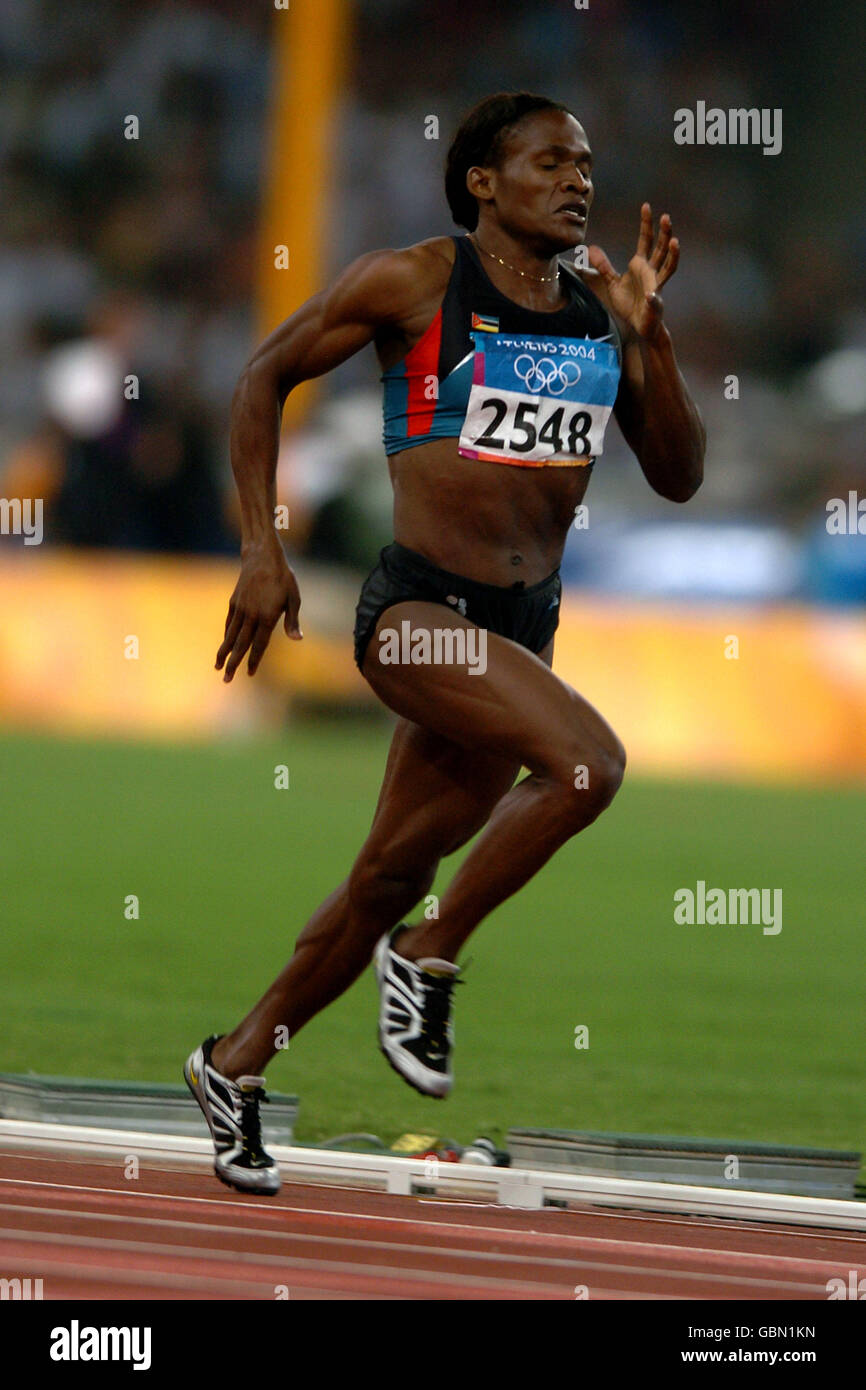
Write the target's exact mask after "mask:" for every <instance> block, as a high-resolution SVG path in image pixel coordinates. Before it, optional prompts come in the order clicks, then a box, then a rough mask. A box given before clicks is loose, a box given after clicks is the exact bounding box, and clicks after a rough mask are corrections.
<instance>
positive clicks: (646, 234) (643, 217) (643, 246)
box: [637, 203, 653, 260]
mask: <svg viewBox="0 0 866 1390" xmlns="http://www.w3.org/2000/svg"><path fill="white" fill-rule="evenodd" d="M652 244H653V212H652V208H651V207H650V205H649V203H641V209H640V232H639V233H638V239H637V255H638V256H642V257H643V259H644V260H648V259H649V253H650V247H651V246H652Z"/></svg>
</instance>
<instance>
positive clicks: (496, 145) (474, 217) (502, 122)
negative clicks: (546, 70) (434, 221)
mask: <svg viewBox="0 0 866 1390" xmlns="http://www.w3.org/2000/svg"><path fill="white" fill-rule="evenodd" d="M536 111H565V112H566V113H567V114H568V115H569V116H571V115H573V114H574V113H573V112H572V111H569V109H568V107H567V106H563V104H562V102H560V101H553V100H551V98H550V97H540V96H535V95H534V94H533V93H532V92H497V93H496V95H495V96H492V97H485V98H484V100H483V101H479V103H478V105H477V106H473V108H472V110H471V111H470V112H469V113H468V114H467V115H466V116H465V117H464V118H463V121H462V122H461V124H460V129H459V130H458V131H457V134H456V135H455V136H454V139H453V140H452V141H451V148H450V149H449V151H448V158H447V161H446V164H445V197H446V198H447V199H448V206H449V208H450V209H451V216H452V217H453V218H454V221H455V222H456V223H457V225H458V227H465V228H466V229H467V231H470V232H471V231H474V230H475V228H476V227H477V226H478V199H477V198H474V197H473V196H472V194H471V193H470V192H469V189H468V188H467V187H466V175H467V173H468V171H469V170H470V169H471V168H472V167H473V165H475V164H480V165H492V166H493V167H494V168H497V167H498V166H499V163H500V161H501V159H502V155H503V152H504V148H505V142H506V139H507V138H508V135H509V134H510V133H511V130H512V128H513V127H514V126H516V125H517V124H518V122H519V121H522V120H523V118H524V117H525V116H531V115H534V113H535V112H536Z"/></svg>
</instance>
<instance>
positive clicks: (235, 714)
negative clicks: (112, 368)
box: [0, 550, 866, 782]
mask: <svg viewBox="0 0 866 1390" xmlns="http://www.w3.org/2000/svg"><path fill="white" fill-rule="evenodd" d="M298 568H299V578H300V581H301V591H302V594H303V596H304V598H303V605H304V606H303V608H302V626H303V629H304V634H305V635H304V641H303V642H300V643H295V642H289V641H287V640H286V638H285V637H284V636H283V634H282V629H281V628H278V629H277V632H276V634H275V636H274V639H273V641H272V643H271V647H270V649H269V651H268V653H267V655H266V657H265V660H264V661H263V663H262V667H261V671H260V673H259V675H257V676H256V678H255V680H252V681H251V680H248V679H247V677H246V673H245V670H241V671H240V672H239V673H238V675H237V676H236V677H235V680H234V681H233V683H232V684H231V685H230V686H226V685H225V684H224V682H223V681H222V679H221V676H220V675H219V674H218V673H217V672H216V671H215V670H214V657H215V654H216V649H217V647H218V646H219V643H220V639H221V635H222V632H223V627H224V624H225V616H226V610H227V607H228V600H229V597H230V595H231V592H232V589H233V588H234V584H235V580H236V578H237V572H238V570H237V563H236V561H234V560H231V559H202V560H199V559H195V560H191V559H177V558H169V557H155V556H124V555H113V554H105V555H103V554H101V553H90V554H87V555H83V554H81V553H78V552H62V551H45V552H42V551H40V552H38V553H37V552H35V551H34V550H30V551H29V552H17V553H15V554H14V555H13V554H11V553H10V554H9V555H7V556H4V557H2V559H0V586H2V587H0V592H2V594H3V604H2V612H0V721H2V723H3V724H4V725H5V726H7V727H10V726H12V727H19V728H25V727H26V728H45V729H52V730H57V731H63V732H72V731H74V732H89V733H106V734H115V735H117V734H130V735H147V736H154V735H155V736H168V737H187V738H188V737H209V736H213V735H216V734H219V733H221V732H224V731H232V730H238V731H243V730H256V729H268V728H270V729H273V728H277V727H279V726H280V724H281V722H282V721H283V720H284V719H285V716H286V711H287V707H288V705H289V702H290V700H291V698H292V697H293V696H299V695H300V696H304V697H305V698H306V699H308V700H312V701H315V700H322V701H327V702H328V703H329V704H333V703H341V702H345V703H347V704H349V703H351V704H359V703H364V702H365V701H367V700H369V702H370V703H371V704H373V703H375V701H374V700H373V697H372V695H371V693H370V691H369V689H368V687H367V686H366V684H365V682H364V681H362V680H361V678H360V676H359V675H358V672H357V671H356V669H355V666H354V662H353V660H352V645H351V632H352V621H353V606H354V602H355V599H356V596H357V590H358V587H359V583H356V582H355V581H353V580H352V579H351V578H347V577H346V576H344V575H339V576H338V575H333V574H332V573H331V572H329V571H317V572H313V573H309V574H305V573H304V572H303V568H302V567H301V566H299V567H298ZM554 665H555V670H556V671H557V673H558V674H559V675H561V676H562V677H563V679H564V680H567V681H568V682H569V683H570V684H572V685H574V686H575V687H576V689H578V690H579V691H580V692H581V694H583V695H585V696H586V698H587V699H588V700H590V701H591V702H592V704H594V705H595V706H596V707H597V708H598V709H599V710H600V711H601V712H602V713H603V714H604V716H605V718H606V719H607V720H608V721H609V722H610V724H611V725H612V726H613V727H614V729H615V730H616V731H617V733H618V734H619V736H620V737H621V738H622V740H623V742H624V744H625V746H626V749H627V751H628V755H629V762H630V766H631V767H632V768H633V769H635V770H639V771H646V772H653V773H659V774H664V775H710V776H723V777H729V778H733V779H743V778H762V779H775V778H779V779H785V780H791V781H806V782H814V781H821V780H824V779H833V780H839V779H842V780H857V779H862V778H864V777H866V615H863V614H860V613H850V612H847V611H846V612H842V611H839V610H820V609H813V608H808V607H805V606H790V605H785V606H776V605H774V606H773V607H772V608H753V607H748V608H747V607H737V606H736V605H718V606H717V605H705V606H700V607H696V606H686V605H671V604H661V603H656V602H653V603H648V602H642V601H637V600H630V601H620V600H616V601H611V600H605V599H600V598H597V597H595V596H593V597H590V596H587V595H586V594H584V593H575V592H571V593H570V592H568V591H566V594H565V595H564V599H563V612H562V622H561V626H560V629H559V632H558V634H557V641H556V657H555V664H554Z"/></svg>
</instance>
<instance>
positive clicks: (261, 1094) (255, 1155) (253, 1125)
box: [183, 1034, 280, 1197]
mask: <svg viewBox="0 0 866 1390" xmlns="http://www.w3.org/2000/svg"><path fill="white" fill-rule="evenodd" d="M221 1036H222V1035H221V1034H214V1036H213V1037H210V1038H206V1039H205V1041H204V1042H203V1043H202V1045H201V1047H197V1048H196V1050H195V1052H193V1053H191V1054H190V1056H189V1057H188V1058H187V1060H186V1063H185V1065H184V1069H183V1076H184V1080H185V1081H186V1084H187V1086H188V1087H189V1089H190V1090H191V1091H192V1093H193V1095H194V1096H195V1098H196V1100H197V1101H198V1103H199V1105H200V1106H201V1109H202V1113H203V1115H204V1117H205V1119H206V1120H207V1123H208V1128H209V1129H210V1132H211V1136H212V1138H213V1142H214V1150H215V1156H214V1172H215V1173H216V1175H217V1177H218V1178H219V1180H220V1182H224V1183H225V1184H226V1186H227V1187H233V1188H235V1189H236V1190H237V1191H238V1192H257V1193H260V1194H261V1195H263V1196H269V1197H272V1196H274V1194H275V1193H277V1192H279V1190H280V1173H279V1169H278V1167H277V1165H276V1163H275V1161H274V1159H273V1158H271V1155H270V1154H269V1153H266V1151H265V1149H264V1148H263V1146H262V1132H261V1121H260V1118H259V1104H260V1103H261V1102H262V1101H267V1096H266V1095H265V1091H264V1078H263V1077H261V1076H239V1077H238V1079H237V1081H230V1080H229V1078H228V1077H227V1076H223V1074H222V1072H219V1071H217V1069H216V1067H215V1066H214V1065H213V1064H212V1062H211V1053H212V1052H213V1049H214V1045H215V1044H216V1043H217V1042H219V1039H220V1037H221Z"/></svg>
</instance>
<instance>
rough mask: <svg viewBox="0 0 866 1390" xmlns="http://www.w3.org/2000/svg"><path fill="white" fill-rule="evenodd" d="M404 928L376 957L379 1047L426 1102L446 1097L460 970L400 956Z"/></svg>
mask: <svg viewBox="0 0 866 1390" xmlns="http://www.w3.org/2000/svg"><path fill="white" fill-rule="evenodd" d="M403 930H405V928H404V926H403V924H402V923H401V924H400V926H398V927H395V928H394V931H393V932H390V933H388V934H387V935H385V936H383V937H382V939H381V941H380V942H379V944H378V945H377V947H376V950H375V953H374V955H373V963H374V966H375V970H376V979H377V981H378V985H379V1047H380V1048H381V1050H382V1052H383V1053H384V1055H385V1057H386V1058H387V1060H388V1061H389V1062H390V1064H391V1066H392V1067H393V1068H394V1070H395V1071H396V1072H399V1074H400V1075H401V1076H402V1077H403V1080H404V1081H408V1083H409V1085H410V1086H414V1088H415V1090H416V1091H420V1092H421V1094H422V1095H424V1096H433V1097H435V1098H436V1099H441V1098H442V1097H444V1096H447V1095H448V1092H449V1091H450V1090H451V1087H452V1085H453V1081H454V1078H453V1076H452V1074H451V1069H450V1058H451V1050H452V1048H453V1046H454V1029H453V1025H452V1022H451V996H452V991H453V988H454V986H455V984H460V983H461V981H460V980H458V978H457V976H458V975H459V974H460V971H459V968H458V967H457V966H456V965H453V964H452V963H451V961H447V960H439V959H436V958H434V957H424V958H423V959H422V960H419V961H412V960H406V959H405V957H404V956H399V955H397V953H396V951H394V949H393V942H394V939H395V937H396V936H397V933H398V932H401V931H403Z"/></svg>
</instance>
